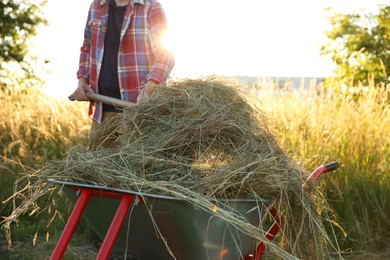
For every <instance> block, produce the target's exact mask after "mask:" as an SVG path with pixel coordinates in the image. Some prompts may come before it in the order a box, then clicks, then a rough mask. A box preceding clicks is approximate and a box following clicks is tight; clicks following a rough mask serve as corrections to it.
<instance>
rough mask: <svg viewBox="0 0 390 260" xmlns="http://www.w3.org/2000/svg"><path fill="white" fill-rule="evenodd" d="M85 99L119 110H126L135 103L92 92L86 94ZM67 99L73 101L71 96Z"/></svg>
mask: <svg viewBox="0 0 390 260" xmlns="http://www.w3.org/2000/svg"><path fill="white" fill-rule="evenodd" d="M87 97H88V99H89V100H91V101H96V102H102V103H104V104H106V105H111V106H114V107H119V108H128V107H131V106H134V105H135V103H133V102H130V101H125V100H121V99H117V98H112V97H107V96H104V95H100V94H96V93H93V92H87ZM68 98H69V100H71V101H74V100H75V99H74V98H73V97H72V96H69V97H68Z"/></svg>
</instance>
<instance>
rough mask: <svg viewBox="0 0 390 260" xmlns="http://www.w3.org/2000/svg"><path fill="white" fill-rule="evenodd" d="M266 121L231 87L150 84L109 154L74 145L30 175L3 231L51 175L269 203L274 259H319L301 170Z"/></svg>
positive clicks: (199, 82)
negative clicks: (275, 224) (275, 233)
mask: <svg viewBox="0 0 390 260" xmlns="http://www.w3.org/2000/svg"><path fill="white" fill-rule="evenodd" d="M267 125H268V122H267V118H266V116H265V115H264V113H263V112H262V111H261V110H260V109H259V108H258V107H256V106H255V105H253V104H252V103H250V102H248V99H247V98H245V96H244V94H243V92H242V90H241V87H240V86H238V85H236V84H234V83H233V82H226V81H222V80H217V79H196V80H181V81H175V82H171V83H170V84H168V85H167V86H165V87H160V88H158V89H157V91H156V92H155V93H154V94H153V96H152V97H151V99H150V100H149V101H148V102H145V103H142V104H140V105H137V106H133V107H130V108H128V109H125V111H124V116H123V117H121V118H120V119H118V125H117V130H118V131H117V133H116V134H119V136H118V139H117V147H116V148H114V149H101V150H98V151H94V152H88V151H86V150H85V149H82V148H79V149H74V150H73V151H71V152H70V153H69V155H68V157H67V158H66V159H64V160H61V161H57V162H53V163H50V164H48V165H47V166H45V167H44V168H43V169H40V170H39V171H38V172H36V173H34V174H33V175H29V177H30V178H31V176H34V177H38V181H36V182H35V184H34V185H32V186H30V190H31V189H32V188H34V189H35V191H34V192H32V193H31V194H32V195H31V194H30V196H29V198H30V199H29V200H26V199H25V200H24V202H23V203H22V204H21V205H20V206H19V207H17V208H16V209H15V211H14V213H13V215H12V216H10V217H9V218H8V219H7V222H5V225H8V227H9V224H10V223H12V221H14V220H15V219H16V218H17V216H18V215H20V214H22V213H24V212H26V211H27V210H28V209H29V208H30V207H32V206H33V204H34V201H35V200H36V199H37V198H38V197H40V196H42V195H43V194H44V192H45V191H46V190H49V188H48V186H47V185H42V183H45V180H46V179H48V178H54V179H57V180H62V181H70V182H77V183H85V184H93V185H103V186H108V187H115V188H122V189H126V190H133V191H140V192H144V193H152V194H163V195H170V196H173V197H176V198H180V199H183V200H186V201H188V202H190V203H193V204H196V205H197V206H198V207H201V208H204V209H205V210H209V209H210V202H209V201H210V199H214V198H217V199H223V198H229V199H239V198H240V199H241V198H246V199H248V198H253V199H258V200H259V201H261V203H264V202H267V201H272V202H273V206H274V207H276V208H277V209H278V210H279V212H283V219H284V221H283V226H282V228H281V229H282V232H281V235H280V238H279V245H278V246H277V245H275V244H273V243H269V242H267V245H268V246H269V247H270V248H271V249H272V250H273V251H274V252H275V253H276V255H279V256H281V257H283V258H291V257H292V255H294V256H296V257H299V258H304V259H320V258H323V257H326V256H327V255H328V253H329V252H328V251H327V249H326V248H328V246H329V241H328V238H327V235H326V233H325V231H324V229H323V227H322V225H321V220H320V218H319V214H318V212H317V207H318V206H319V205H318V204H317V202H315V199H316V198H317V197H315V196H314V195H313V194H311V193H309V192H306V191H305V190H304V189H303V188H302V183H303V180H304V179H305V177H307V173H306V172H305V171H304V170H303V169H301V168H300V167H299V166H298V165H297V164H296V163H295V162H293V160H292V159H291V158H290V157H289V156H288V155H287V154H286V153H285V152H284V151H283V149H282V148H281V147H280V146H279V145H278V143H277V141H276V140H275V138H274V136H273V135H272V133H271V132H270V131H269V129H268V127H267ZM30 185H31V181H30ZM30 192H31V191H30ZM20 194H21V193H20V192H19V193H18V192H16V193H15V195H14V197H17V196H18V195H20ZM316 196H318V194H317V195H316ZM216 214H220V216H221V217H223V218H224V219H226V220H227V221H229V222H231V223H234V224H235V225H236V226H237V227H238V228H239V229H241V230H242V231H243V232H245V233H248V234H250V235H252V236H253V237H256V238H258V239H259V240H260V239H261V240H263V239H264V236H263V234H264V230H262V228H257V227H253V226H252V225H249V224H248V223H245V221H242V220H241V219H240V218H238V217H237V216H235V215H234V214H232V213H231V212H223V211H221V212H218V213H216ZM280 247H281V248H283V249H284V250H285V251H283V250H282V249H280ZM287 252H288V253H287ZM290 254H292V255H290Z"/></svg>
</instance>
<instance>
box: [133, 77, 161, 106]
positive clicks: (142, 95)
mask: <svg viewBox="0 0 390 260" xmlns="http://www.w3.org/2000/svg"><path fill="white" fill-rule="evenodd" d="M156 86H157V84H156V83H155V82H153V81H148V82H147V83H146V84H145V85H143V86H141V90H140V92H139V94H138V97H137V104H139V103H142V102H144V101H146V100H148V98H149V97H150V96H151V95H152V94H153V91H154V88H155V87H156Z"/></svg>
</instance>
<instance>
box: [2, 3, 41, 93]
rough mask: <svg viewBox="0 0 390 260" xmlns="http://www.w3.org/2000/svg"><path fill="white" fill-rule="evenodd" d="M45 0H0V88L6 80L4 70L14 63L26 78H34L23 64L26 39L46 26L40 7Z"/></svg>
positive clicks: (29, 68) (25, 52) (29, 67)
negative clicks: (6, 65)
mask: <svg viewBox="0 0 390 260" xmlns="http://www.w3.org/2000/svg"><path fill="white" fill-rule="evenodd" d="M46 2H47V0H32V1H22V0H2V1H0V86H1V85H4V84H5V83H4V82H7V81H5V79H6V78H7V77H9V71H7V69H6V68H5V67H4V66H5V64H7V63H12V62H16V63H17V64H19V65H20V68H21V69H22V70H23V71H24V72H25V73H24V75H25V76H26V77H31V76H32V74H33V71H32V67H31V66H30V64H29V63H28V62H26V61H25V57H26V55H27V53H28V50H29V45H28V39H29V38H31V37H32V36H34V35H36V33H37V28H38V26H39V25H41V24H47V21H46V19H45V18H44V14H43V11H42V6H44V4H46Z"/></svg>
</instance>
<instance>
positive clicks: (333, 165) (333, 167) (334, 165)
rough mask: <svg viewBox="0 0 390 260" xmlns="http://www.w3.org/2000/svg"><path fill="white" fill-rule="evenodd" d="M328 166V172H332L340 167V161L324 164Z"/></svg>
mask: <svg viewBox="0 0 390 260" xmlns="http://www.w3.org/2000/svg"><path fill="white" fill-rule="evenodd" d="M324 166H325V167H326V168H327V171H326V172H331V171H334V170H336V169H337V168H339V164H338V162H330V163H327V164H325V165H324Z"/></svg>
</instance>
